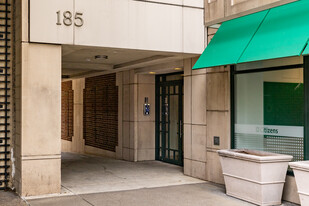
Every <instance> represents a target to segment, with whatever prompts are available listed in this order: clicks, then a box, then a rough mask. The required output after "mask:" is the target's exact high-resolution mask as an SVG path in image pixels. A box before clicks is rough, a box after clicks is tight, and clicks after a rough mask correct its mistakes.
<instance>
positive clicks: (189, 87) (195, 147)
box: [184, 58, 207, 180]
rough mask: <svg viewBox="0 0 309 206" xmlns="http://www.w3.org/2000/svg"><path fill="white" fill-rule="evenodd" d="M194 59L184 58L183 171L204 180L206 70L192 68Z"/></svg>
mask: <svg viewBox="0 0 309 206" xmlns="http://www.w3.org/2000/svg"><path fill="white" fill-rule="evenodd" d="M196 61H197V58H195V59H186V60H184V173H185V174H186V175H189V176H192V177H196V178H200V179H203V180H206V179H207V176H206V174H207V158H206V70H205V69H202V70H192V67H193V65H194V64H195V62H196Z"/></svg>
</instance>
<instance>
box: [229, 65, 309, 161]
mask: <svg viewBox="0 0 309 206" xmlns="http://www.w3.org/2000/svg"><path fill="white" fill-rule="evenodd" d="M303 79H304V78H303V69H302V68H299V69H286V70H275V71H259V72H252V73H250V72H248V73H239V74H236V75H235V78H234V81H235V84H234V86H235V87H234V88H235V90H234V92H235V97H234V100H235V101H234V107H235V111H234V115H235V117H234V121H235V122H234V123H235V127H234V146H235V148H239V149H240V148H246V149H254V150H263V151H269V152H274V153H280V154H289V155H292V156H293V157H294V161H300V160H303V159H304V84H303Z"/></svg>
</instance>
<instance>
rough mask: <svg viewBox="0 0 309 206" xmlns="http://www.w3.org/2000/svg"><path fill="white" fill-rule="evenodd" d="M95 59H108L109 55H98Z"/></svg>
mask: <svg viewBox="0 0 309 206" xmlns="http://www.w3.org/2000/svg"><path fill="white" fill-rule="evenodd" d="M94 59H108V56H107V55H96V56H95V57H94Z"/></svg>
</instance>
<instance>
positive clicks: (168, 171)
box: [61, 153, 204, 195]
mask: <svg viewBox="0 0 309 206" xmlns="http://www.w3.org/2000/svg"><path fill="white" fill-rule="evenodd" d="M61 166H62V168H61V171H62V177H61V182H62V193H63V194H68V195H70V194H89V193H99V192H112V191H123V190H133V189H141V188H155V187H165V186H172V185H183V184H195V183H203V182H204V181H202V180H199V179H195V178H192V177H188V176H185V175H184V174H183V168H181V167H179V166H176V165H171V164H166V163H163V162H158V161H147V162H127V161H122V160H115V159H110V158H105V157H99V156H91V155H79V154H73V153H62V165H61Z"/></svg>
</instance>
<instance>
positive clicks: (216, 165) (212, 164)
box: [206, 67, 231, 184]
mask: <svg viewBox="0 0 309 206" xmlns="http://www.w3.org/2000/svg"><path fill="white" fill-rule="evenodd" d="M206 88H207V91H206V98H207V166H208V167H207V177H208V178H207V180H208V181H211V182H215V183H218V184H224V179H223V175H222V168H221V164H220V160H219V155H218V153H217V150H219V149H230V148H231V135H230V127H231V126H230V125H231V123H230V116H231V115H230V74H229V67H225V68H224V67H220V68H209V69H207V86H206ZM214 137H219V140H220V144H219V145H215V144H214Z"/></svg>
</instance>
